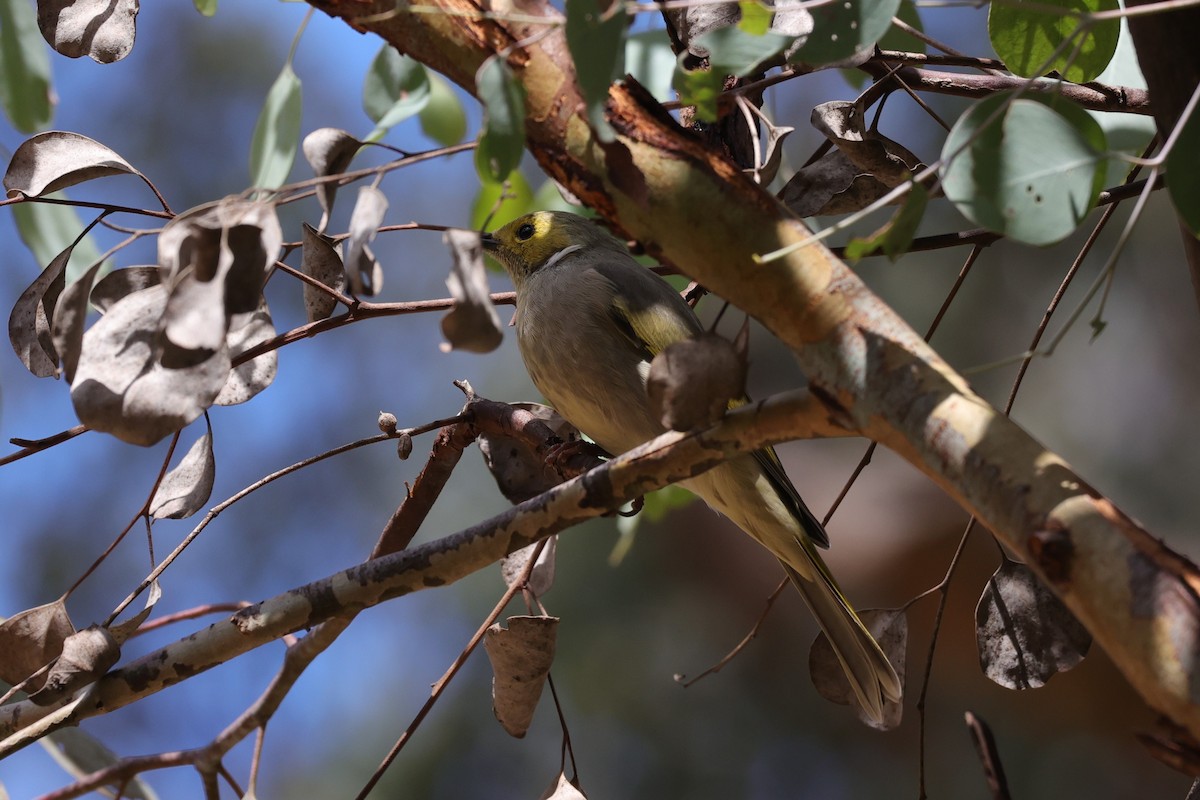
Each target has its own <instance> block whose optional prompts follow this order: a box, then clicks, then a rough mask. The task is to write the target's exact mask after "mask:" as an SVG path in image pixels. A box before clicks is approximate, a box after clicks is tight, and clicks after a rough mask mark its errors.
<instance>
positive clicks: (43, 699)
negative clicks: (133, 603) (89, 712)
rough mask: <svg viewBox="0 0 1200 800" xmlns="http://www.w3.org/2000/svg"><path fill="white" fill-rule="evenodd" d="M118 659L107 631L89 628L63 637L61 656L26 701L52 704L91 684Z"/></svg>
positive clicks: (94, 626)
mask: <svg viewBox="0 0 1200 800" xmlns="http://www.w3.org/2000/svg"><path fill="white" fill-rule="evenodd" d="M120 658H121V646H120V645H119V644H117V640H116V639H114V638H113V637H112V634H111V633H109V632H108V629H107V628H104V627H101V626H99V625H89V626H88V627H86V628H84V629H83V630H81V631H79V632H78V633H74V634H72V635H70V636H68V637H67V640H66V641H65V642H63V648H62V653H61V654H60V655H59V656H58V660H57V661H55V662H54V666H52V667H51V668H50V673H49V674H48V675H47V676H46V684H45V685H44V686H42V688H41V689H38V690H37V691H36V692H34V693H33V694H31V695H29V700H30V702H32V703H33V704H34V705H39V706H48V705H51V704H53V703H56V702H58V701H59V700H62V699H63V698H65V697H69V696H70V695H72V694H74V693H75V692H77V691H79V690H80V689H82V688H83V687H85V686H87V685H89V684H92V683H95V682H96V681H97V680H99V679H100V678H101V676H103V675H104V673H106V672H108V671H109V669H111V668H112V666H113V665H114V664H116V663H117V661H119V660H120Z"/></svg>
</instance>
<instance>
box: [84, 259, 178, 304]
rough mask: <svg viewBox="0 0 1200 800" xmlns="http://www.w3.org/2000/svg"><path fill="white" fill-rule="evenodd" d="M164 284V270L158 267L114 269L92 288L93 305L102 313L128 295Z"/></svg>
mask: <svg viewBox="0 0 1200 800" xmlns="http://www.w3.org/2000/svg"><path fill="white" fill-rule="evenodd" d="M160 283H162V270H160V269H159V268H158V266H157V265H154V266H145V267H126V268H125V269H114V270H113V271H112V272H110V273H108V274H107V275H105V276H104V277H103V278H101V279H100V280H98V281H96V285H95V286H93V287H92V294H91V303H92V305H93V306H95V307H96V309H97V310H98V311H99V312H100V313H101V314H103V313H106V312H107V311H108V309H110V308H112V304H113V303H115V302H117V301H118V300H120V299H121V298H122V297H124V296H125V295H127V294H133V293H134V292H140V291H141V290H142V289H148V288H150V287H151V286H158V285H159V284H160Z"/></svg>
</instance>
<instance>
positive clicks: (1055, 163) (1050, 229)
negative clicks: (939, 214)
mask: <svg viewBox="0 0 1200 800" xmlns="http://www.w3.org/2000/svg"><path fill="white" fill-rule="evenodd" d="M1105 150H1106V145H1105V138H1104V132H1103V131H1102V130H1101V129H1100V126H1099V125H1097V124H1096V121H1095V120H1093V119H1092V118H1091V117H1090V116H1088V114H1087V112H1085V111H1083V110H1082V109H1081V108H1079V107H1078V106H1075V105H1072V104H1071V103H1069V102H1067V101H1065V100H1061V99H1056V98H1050V99H1042V98H1038V97H1020V98H1015V99H1014V97H1013V95H1012V94H1010V93H1004V94H998V95H993V96H992V97H989V98H986V99H984V100H981V101H979V102H977V103H976V104H975V105H974V106H972V107H971V108H970V109H968V110H967V112H966V113H965V114H963V115H962V117H960V118H959V120H958V122H957V123H955V125H954V128H953V130H951V131H950V135H949V136H948V137H947V139H946V144H945V146H944V147H943V148H942V159H943V161H944V162H945V166H943V167H942V183H943V186H944V187H945V191H946V197H947V198H949V199H950V200H951V201H952V202H953V203H954V204H955V206H957V207H958V210H959V211H961V212H962V213H963V214H964V215H965V216H966V217H967V218H969V219H971V220H972V221H973V222H975V223H977V224H979V225H982V226H984V227H986V228H988V229H990V230H993V231H996V232H997V233H1002V234H1004V235H1006V236H1011V237H1013V238H1014V239H1018V240H1020V241H1022V242H1026V243H1028V244H1036V245H1045V244H1052V243H1054V242H1057V241H1059V240H1061V239H1063V238H1065V237H1066V236H1068V235H1070V233H1071V232H1072V231H1074V230H1075V228H1076V227H1077V226H1078V225H1079V223H1080V222H1081V221H1082V220H1083V218H1084V217H1085V216H1086V215H1087V214H1088V212H1089V211H1091V209H1092V206H1093V205H1094V204H1095V201H1096V197H1097V196H1098V195H1099V193H1100V190H1101V189H1102V188H1103V180H1104V170H1103V169H1102V166H1103V163H1102V162H1103V161H1104V153H1105Z"/></svg>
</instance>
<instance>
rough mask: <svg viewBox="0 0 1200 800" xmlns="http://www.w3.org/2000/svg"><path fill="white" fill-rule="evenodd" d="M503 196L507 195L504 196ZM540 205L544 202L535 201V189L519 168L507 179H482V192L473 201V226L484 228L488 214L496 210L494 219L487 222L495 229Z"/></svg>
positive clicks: (489, 226)
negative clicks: (537, 203) (537, 202)
mask: <svg viewBox="0 0 1200 800" xmlns="http://www.w3.org/2000/svg"><path fill="white" fill-rule="evenodd" d="M501 197H504V199H503V200H501V199H500V198H501ZM497 204H499V205H497ZM538 208H541V206H535V205H534V199H533V189H532V188H530V186H529V181H527V180H525V176H524V175H522V174H521V173H520V172H517V171H515V170H514V171H513V172H512V174H510V175H509V176H508V179H507V180H506V181H503V182H496V181H483V182H482V184H481V185H480V187H479V194H477V195H476V196H475V202H473V203H472V204H471V227H472V228H474V229H475V230H482V229H483V223H484V222H486V221H487V219H488V214H492V212H493V211H495V213H494V214H492V218H491V221H490V222H488V230H493V231H494V230H496V229H497V228H499V227H501V226H503V225H507V224H508V223H510V222H512V221H513V220H514V219H516V218H517V217H519V216H521V215H522V214H528V213H529V212H530V211H534V210H535V209H538Z"/></svg>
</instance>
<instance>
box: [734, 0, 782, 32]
mask: <svg viewBox="0 0 1200 800" xmlns="http://www.w3.org/2000/svg"><path fill="white" fill-rule="evenodd" d="M738 7H739V8H740V9H741V11H742V18H741V19H740V20H738V24H737V26H738V27H739V28H741V29H742V30H744V31H745V32H746V33H749V34H751V35H753V36H762V35H763V34H764V33H766V32H767V31H768V30H769V29H770V27H771V17H772V16H774V13H773V12H772V11H771V9H769V8H767V7H766V6H765V5H763V4H762V3H760V2H758V0H741V2H739V3H738Z"/></svg>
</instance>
